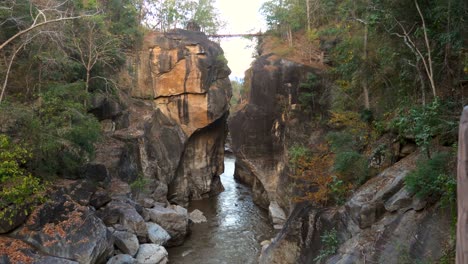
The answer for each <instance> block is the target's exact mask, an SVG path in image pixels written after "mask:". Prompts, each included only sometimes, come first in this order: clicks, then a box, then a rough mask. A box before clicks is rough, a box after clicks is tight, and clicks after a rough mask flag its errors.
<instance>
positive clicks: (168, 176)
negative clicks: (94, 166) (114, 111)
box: [96, 30, 231, 205]
mask: <svg viewBox="0 0 468 264" xmlns="http://www.w3.org/2000/svg"><path fill="white" fill-rule="evenodd" d="M128 67H129V68H130V69H131V72H129V73H128V75H127V76H125V75H126V74H127V73H124V74H123V75H124V76H125V77H127V82H128V83H129V84H130V85H129V86H130V89H129V90H128V93H129V94H128V96H126V97H125V98H124V102H125V103H126V104H127V110H126V114H125V115H126V116H125V119H126V121H125V122H123V123H126V124H123V125H119V123H122V122H121V121H119V120H115V118H114V120H112V121H110V122H114V123H116V125H115V126H114V127H115V128H116V129H115V130H112V129H111V131H109V133H108V135H109V141H112V142H115V143H114V144H105V145H103V146H101V147H100V151H99V152H98V153H99V154H100V155H98V158H97V161H96V162H97V163H102V164H105V165H106V167H107V169H108V170H109V172H110V174H113V175H109V176H110V178H111V179H113V180H114V181H117V180H123V181H125V182H131V181H134V180H135V179H136V178H137V176H138V175H139V174H141V176H142V177H143V179H145V180H147V181H149V182H150V184H149V185H148V188H147V189H146V191H147V192H150V195H149V196H151V195H152V196H153V198H155V199H156V200H160V199H162V200H163V201H164V199H165V197H166V196H167V197H168V198H169V200H170V201H171V202H173V203H177V204H181V205H187V202H188V201H189V200H190V199H201V198H203V197H207V196H209V195H210V194H214V193H217V192H219V191H220V190H222V185H221V183H220V180H219V175H220V174H221V173H222V171H223V157H224V156H223V153H224V147H223V146H224V139H225V126H226V125H225V121H226V117H227V115H228V111H229V99H230V97H231V87H230V81H229V79H228V76H229V73H230V71H229V69H228V68H227V65H226V63H225V60H224V57H223V52H222V50H221V48H220V47H219V45H217V44H215V43H214V42H211V41H210V40H208V38H207V37H206V36H205V35H204V34H203V33H200V32H191V31H184V30H176V31H173V32H169V33H164V34H162V33H150V34H148V35H147V36H145V40H144V44H143V48H142V49H141V51H139V52H138V54H137V55H136V56H133V59H132V60H131V61H130V62H129V63H128ZM129 80H130V81H129ZM120 127H122V128H121V129H119V128H120ZM110 145H120V146H116V147H115V149H114V150H112V151H110V150H109V149H108V147H109V146H110ZM109 152H112V153H114V154H113V155H115V159H109ZM116 152H118V153H119V154H117V155H116V154H115V153H116ZM112 161H113V162H114V164H109V163H110V162H112ZM115 168H117V171H118V172H114V173H113V169H115ZM122 171H125V173H122ZM165 192H166V194H164V193H165ZM151 193H152V194H151Z"/></svg>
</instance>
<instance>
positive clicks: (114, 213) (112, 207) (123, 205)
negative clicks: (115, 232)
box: [98, 200, 147, 237]
mask: <svg viewBox="0 0 468 264" xmlns="http://www.w3.org/2000/svg"><path fill="white" fill-rule="evenodd" d="M98 215H99V217H101V218H102V220H103V221H104V223H106V225H114V226H116V225H117V226H118V228H119V229H123V230H126V231H129V232H131V233H133V234H136V235H137V236H139V237H146V233H147V230H146V223H145V220H144V219H143V217H142V216H141V215H140V214H139V213H138V212H137V210H136V208H135V205H132V204H129V203H127V202H124V201H120V200H114V201H111V202H110V203H108V204H107V205H106V206H105V207H104V208H102V209H101V210H99V212H98Z"/></svg>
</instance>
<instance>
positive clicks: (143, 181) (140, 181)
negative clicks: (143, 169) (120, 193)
mask: <svg viewBox="0 0 468 264" xmlns="http://www.w3.org/2000/svg"><path fill="white" fill-rule="evenodd" d="M148 184H149V180H148V179H147V178H145V177H144V176H143V175H142V174H139V175H138V177H137V178H136V179H135V180H134V181H133V182H132V183H130V189H131V190H132V192H133V193H134V194H135V196H136V198H138V197H139V196H140V194H141V193H142V192H143V193H144V192H148V191H149V190H148V189H147V188H145V187H146V186H147V185H148Z"/></svg>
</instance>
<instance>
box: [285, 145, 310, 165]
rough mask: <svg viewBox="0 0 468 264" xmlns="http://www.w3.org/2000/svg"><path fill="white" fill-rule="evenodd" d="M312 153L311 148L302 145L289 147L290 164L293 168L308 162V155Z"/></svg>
mask: <svg viewBox="0 0 468 264" xmlns="http://www.w3.org/2000/svg"><path fill="white" fill-rule="evenodd" d="M309 155H310V150H309V149H308V148H307V147H305V146H302V145H297V144H296V145H293V146H292V147H291V148H290V149H289V164H290V165H291V166H292V167H293V168H298V167H300V165H301V164H300V163H304V162H307V159H308V158H309V157H308V156H309Z"/></svg>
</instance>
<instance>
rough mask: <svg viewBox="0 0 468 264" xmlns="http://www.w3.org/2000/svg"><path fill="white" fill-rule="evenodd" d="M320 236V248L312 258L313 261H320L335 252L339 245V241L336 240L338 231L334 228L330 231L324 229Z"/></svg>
mask: <svg viewBox="0 0 468 264" xmlns="http://www.w3.org/2000/svg"><path fill="white" fill-rule="evenodd" d="M320 238H321V241H322V249H321V250H320V251H319V255H318V256H317V257H315V259H314V261H317V262H321V261H322V260H325V259H326V258H327V257H329V256H331V255H333V254H335V253H336V251H337V250H338V247H339V245H340V241H339V240H338V233H337V232H336V230H335V229H334V228H333V229H332V230H330V231H325V232H324V234H323V235H322V236H321V237H320Z"/></svg>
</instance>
